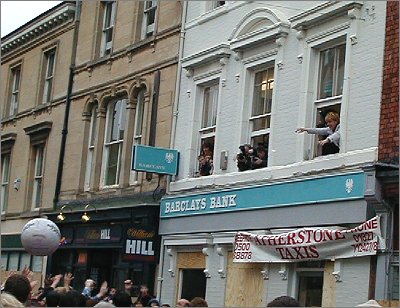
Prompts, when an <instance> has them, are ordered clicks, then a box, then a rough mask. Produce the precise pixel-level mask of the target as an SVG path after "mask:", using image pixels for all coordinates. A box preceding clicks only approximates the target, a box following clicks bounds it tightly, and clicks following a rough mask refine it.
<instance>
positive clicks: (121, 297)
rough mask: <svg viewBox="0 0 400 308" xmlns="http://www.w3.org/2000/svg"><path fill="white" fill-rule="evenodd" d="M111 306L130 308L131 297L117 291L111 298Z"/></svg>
mask: <svg viewBox="0 0 400 308" xmlns="http://www.w3.org/2000/svg"><path fill="white" fill-rule="evenodd" d="M113 304H114V306H116V307H131V306H132V301H131V297H130V296H129V294H127V293H126V292H121V291H117V293H115V295H114V297H113Z"/></svg>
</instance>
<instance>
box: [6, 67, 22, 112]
mask: <svg viewBox="0 0 400 308" xmlns="http://www.w3.org/2000/svg"><path fill="white" fill-rule="evenodd" d="M20 83H21V65H17V66H14V67H13V68H11V80H10V102H9V112H8V115H9V116H13V115H16V114H17V112H18V103H19V92H20Z"/></svg>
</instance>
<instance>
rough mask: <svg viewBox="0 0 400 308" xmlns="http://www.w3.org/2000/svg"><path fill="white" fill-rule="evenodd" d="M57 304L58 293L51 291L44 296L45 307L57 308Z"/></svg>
mask: <svg viewBox="0 0 400 308" xmlns="http://www.w3.org/2000/svg"><path fill="white" fill-rule="evenodd" d="M59 304H60V293H58V292H57V291H55V290H52V291H50V292H49V293H47V294H46V306H47V307H58V305H59Z"/></svg>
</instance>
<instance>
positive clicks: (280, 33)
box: [229, 8, 290, 51]
mask: <svg viewBox="0 0 400 308" xmlns="http://www.w3.org/2000/svg"><path fill="white" fill-rule="evenodd" d="M289 30H290V24H289V21H288V20H287V18H286V16H284V14H282V13H281V12H279V11H277V10H271V9H268V8H257V9H254V10H252V11H250V12H249V13H247V14H246V15H245V16H244V17H243V18H242V19H241V20H240V22H239V23H238V25H237V26H236V28H234V30H233V31H232V34H231V35H230V37H229V41H230V47H231V49H232V50H235V51H236V50H240V49H246V48H249V47H251V46H254V45H256V44H260V43H262V42H265V41H269V40H272V41H273V40H277V39H278V38H280V37H286V36H287V35H288V33H289Z"/></svg>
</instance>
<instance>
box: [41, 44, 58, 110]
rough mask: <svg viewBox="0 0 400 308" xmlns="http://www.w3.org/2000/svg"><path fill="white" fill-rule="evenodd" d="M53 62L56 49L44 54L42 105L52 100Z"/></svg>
mask: <svg viewBox="0 0 400 308" xmlns="http://www.w3.org/2000/svg"><path fill="white" fill-rule="evenodd" d="M55 60H56V48H52V49H50V50H48V51H46V52H45V53H44V67H43V72H44V76H43V90H42V103H48V102H50V101H51V98H52V92H53V86H54V67H55Z"/></svg>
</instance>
